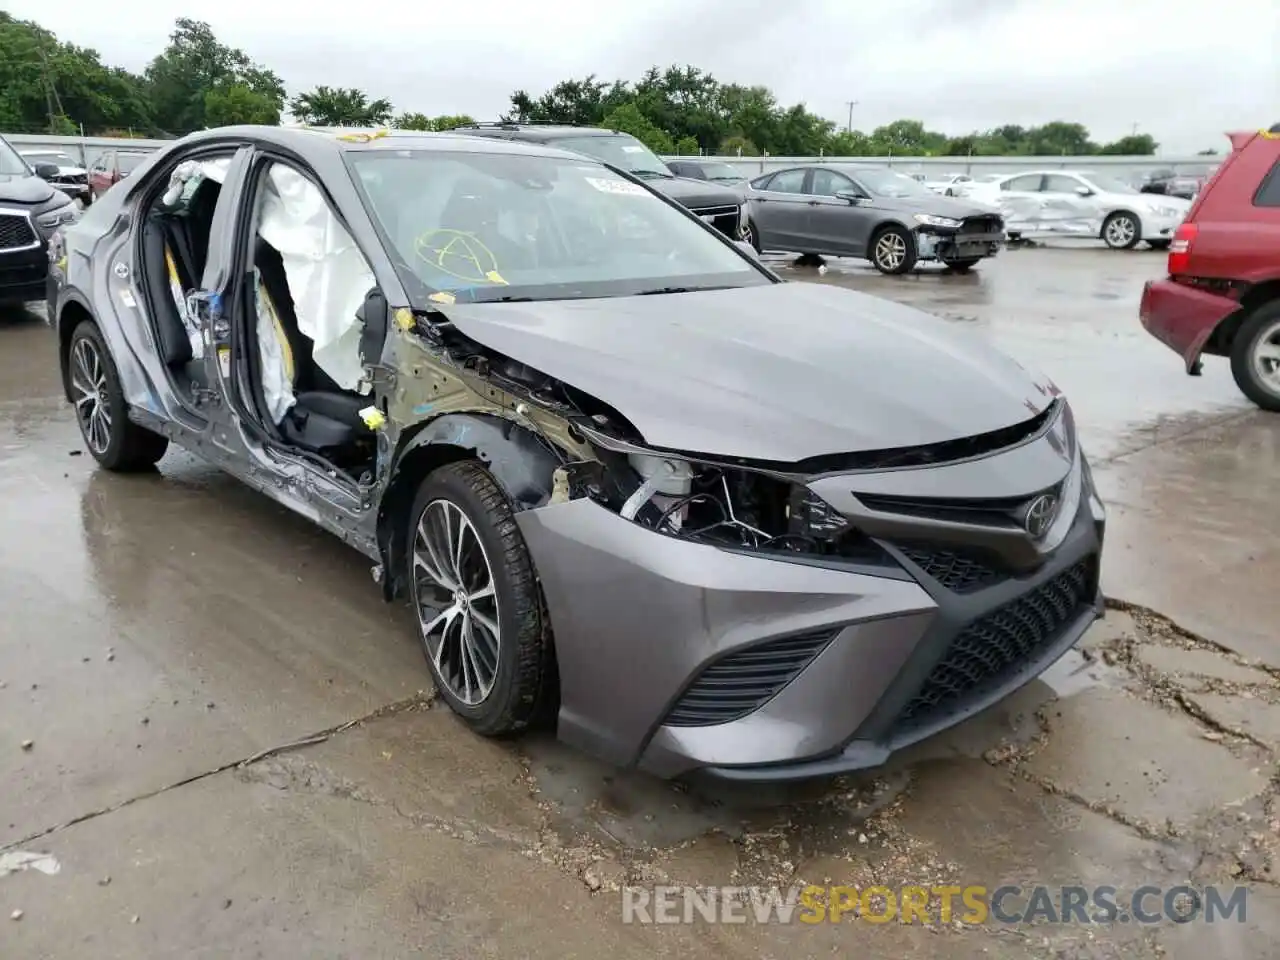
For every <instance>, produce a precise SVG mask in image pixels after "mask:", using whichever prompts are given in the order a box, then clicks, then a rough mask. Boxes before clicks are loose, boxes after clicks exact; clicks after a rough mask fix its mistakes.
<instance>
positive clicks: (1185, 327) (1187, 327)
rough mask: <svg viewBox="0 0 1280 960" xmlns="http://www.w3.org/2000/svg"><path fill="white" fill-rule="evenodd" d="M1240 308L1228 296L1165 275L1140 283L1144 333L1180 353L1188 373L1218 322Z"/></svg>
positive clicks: (1140, 312) (1139, 310)
mask: <svg viewBox="0 0 1280 960" xmlns="http://www.w3.org/2000/svg"><path fill="white" fill-rule="evenodd" d="M1239 309H1240V304H1239V303H1238V302H1236V301H1235V300H1233V299H1231V298H1230V297H1225V296H1223V295H1221V294H1218V293H1210V292H1209V291H1207V290H1200V289H1197V288H1195V287H1192V286H1188V285H1187V284H1185V283H1178V282H1176V281H1175V280H1172V279H1170V278H1168V277H1166V278H1165V279H1163V280H1148V281H1147V282H1146V284H1144V285H1143V288H1142V301H1141V303H1140V304H1139V307H1138V317H1139V319H1141V321H1142V325H1143V327H1145V328H1146V330H1147V332H1148V333H1150V334H1151V335H1152V336H1153V337H1155V338H1156V339H1157V340H1159V341H1160V342H1161V343H1163V344H1164V345H1165V346H1167V347H1168V348H1169V349H1171V350H1173V351H1174V352H1176V353H1177V354H1178V355H1179V356H1181V357H1182V360H1183V363H1184V364H1185V365H1186V369H1187V372H1188V373H1193V372H1195V371H1196V370H1198V369H1199V367H1198V363H1199V360H1200V354H1201V353H1202V352H1203V351H1204V346H1205V344H1206V343H1207V342H1208V340H1209V337H1210V336H1212V334H1213V331H1214V330H1215V329H1217V327H1218V324H1220V323H1222V321H1223V320H1225V319H1226V318H1227V317H1229V316H1231V314H1233V313H1235V312H1236V311H1237V310H1239Z"/></svg>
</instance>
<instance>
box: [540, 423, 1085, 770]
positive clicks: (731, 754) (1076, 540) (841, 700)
mask: <svg viewBox="0 0 1280 960" xmlns="http://www.w3.org/2000/svg"><path fill="white" fill-rule="evenodd" d="M1063 436H1064V434H1062V433H1060V432H1058V431H1056V430H1055V431H1050V432H1049V433H1048V434H1046V435H1044V436H1041V437H1040V438H1039V439H1037V440H1035V441H1033V442H1031V443H1029V444H1026V445H1025V446H1024V447H1021V448H1019V449H1017V450H1013V451H1010V452H1008V453H1007V454H1001V455H998V456H993V457H990V458H987V460H986V461H979V462H977V463H975V462H964V463H959V464H953V465H946V466H943V467H939V468H930V469H928V470H921V471H908V472H913V473H916V474H917V477H916V478H908V480H907V485H909V484H910V483H912V482H917V483H923V484H924V485H925V486H924V487H923V488H922V489H937V488H938V486H939V484H941V485H942V487H943V488H944V489H945V488H948V487H947V484H948V482H949V481H954V482H953V483H952V484H951V486H950V487H949V488H950V489H954V490H964V489H966V487H968V486H970V485H971V484H972V485H975V486H977V488H978V489H984V490H989V491H991V492H990V493H984V494H983V495H984V496H996V497H998V496H1001V495H1002V491H1005V492H1011V491H1013V490H1014V488H1015V487H1019V486H1023V489H1022V494H1023V495H1025V494H1026V490H1028V489H1029V490H1036V491H1038V490H1041V489H1045V488H1047V487H1053V488H1054V489H1059V490H1062V491H1063V494H1062V498H1063V505H1064V507H1063V510H1062V513H1061V516H1060V517H1059V520H1058V521H1057V522H1055V524H1054V526H1053V528H1052V532H1051V533H1050V534H1047V535H1046V541H1045V544H1042V546H1043V547H1044V552H1043V554H1042V555H1036V553H1037V550H1038V549H1039V548H1037V547H1035V546H1034V545H1032V544H1030V543H1029V542H1028V543H1022V544H1016V545H1013V548H1012V549H1011V550H1010V551H1008V552H1009V556H1010V558H1012V559H1016V561H1017V563H1016V566H1018V569H1016V570H1012V569H1011V570H1010V571H1008V572H1007V573H1006V574H1001V575H1000V576H999V577H998V578H997V579H996V580H988V581H983V582H982V583H981V584H980V586H979V587H978V588H977V589H971V588H972V587H973V583H971V582H967V581H966V582H964V583H961V582H960V580H957V576H958V575H959V576H960V578H961V580H963V576H967V574H963V575H960V574H958V573H957V571H961V570H962V568H964V569H969V568H965V567H964V565H965V564H966V563H969V561H967V560H965V559H963V557H962V556H961V554H960V553H958V552H949V551H948V550H947V549H945V548H944V549H941V550H933V552H929V551H922V550H919V549H915V547H914V546H912V545H911V544H909V545H908V546H907V548H906V549H900V546H899V544H900V543H901V541H900V540H899V539H898V538H896V537H895V536H885V537H884V538H883V539H881V537H880V536H879V535H878V534H877V535H876V537H877V540H879V541H880V542H881V543H882V544H884V545H885V547H886V550H887V551H888V552H889V553H890V554H891V555H892V556H893V557H894V558H895V559H896V560H897V566H896V567H891V568H888V569H886V568H879V569H868V568H852V567H849V566H845V565H835V564H825V563H823V562H821V561H809V562H806V561H803V560H802V559H800V558H797V559H796V560H794V561H792V560H778V559H774V558H772V557H768V556H764V555H760V554H749V553H739V552H733V551H727V550H720V549H717V548H715V547H711V546H707V545H703V544H696V543H691V542H688V541H682V540H679V539H676V538H673V537H668V536H663V535H661V534H657V533H654V532H652V531H651V530H648V529H645V528H643V527H641V526H639V525H637V524H634V523H631V522H630V521H627V520H624V519H622V518H621V517H619V516H617V515H616V514H614V513H612V512H611V511H609V510H607V509H606V508H604V507H602V506H600V505H598V504H596V503H595V502H594V501H591V500H588V499H581V500H572V501H569V502H566V503H559V504H554V505H550V506H547V507H542V508H539V509H534V510H527V511H524V512H522V513H519V514H518V515H517V522H518V523H519V525H520V528H521V531H522V533H523V535H524V538H525V541H526V543H527V544H528V546H529V549H530V551H531V553H532V555H533V558H534V561H535V563H536V565H537V569H538V572H539V578H540V580H541V583H542V588H543V592H544V596H545V598H546V602H547V608H548V613H549V616H550V620H551V625H552V628H553V630H554V635H555V643H556V658H557V663H558V665H559V669H560V693H561V706H560V716H559V734H560V737H561V738H562V739H563V740H565V741H566V742H567V743H569V744H571V745H573V746H576V747H578V748H580V749H582V750H584V751H586V752H589V753H592V754H594V755H596V756H598V757H600V758H602V759H604V760H606V761H608V762H610V763H613V764H616V765H619V766H630V765H633V764H634V765H638V766H640V767H642V768H643V769H646V770H648V771H650V772H652V773H655V774H657V775H660V776H665V777H674V776H681V775H684V774H689V773H692V772H694V771H700V772H701V773H703V774H706V775H711V776H717V777H721V778H728V779H744V780H765V779H774V780H777V779H799V778H806V777H811V776H818V775H827V774H833V773H838V772H845V771H849V770H855V769H859V768H864V767H868V766H874V765H877V764H879V763H882V762H883V761H884V760H885V759H886V758H887V757H888V756H889V755H890V754H891V753H893V752H894V751H896V750H898V749H901V748H902V747H904V746H906V745H908V744H910V743H914V742H916V741H917V740H920V739H923V738H925V737H928V736H930V735H932V734H933V733H936V732H938V731H940V730H942V729H945V728H947V727H950V726H952V725H954V724H956V723H959V722H960V721H962V720H964V719H966V718H967V717H969V716H972V715H973V714H974V713H977V712H978V711H980V710H982V709H984V708H985V707H987V706H989V705H990V704H992V703H994V702H996V701H998V700H999V699H1001V698H1002V697H1004V696H1006V695H1007V694H1008V693H1009V692H1011V691H1012V690H1014V689H1016V688H1017V687H1019V686H1021V685H1023V684H1025V683H1026V682H1028V681H1030V680H1031V679H1033V678H1034V677H1035V676H1037V675H1038V674H1039V673H1041V672H1042V671H1043V670H1044V669H1046V668H1047V667H1048V666H1049V665H1050V664H1052V663H1053V662H1054V661H1055V660H1057V659H1058V657H1060V656H1061V655H1062V654H1063V653H1064V652H1065V651H1066V650H1067V649H1068V648H1070V646H1071V645H1072V644H1073V643H1075V641H1076V640H1077V639H1078V638H1079V636H1080V635H1081V634H1082V633H1083V632H1084V631H1085V630H1086V629H1087V628H1088V626H1089V625H1090V624H1091V623H1092V622H1093V621H1094V620H1095V619H1096V618H1097V617H1098V616H1100V615H1101V609H1102V606H1101V594H1100V592H1099V586H1098V584H1099V563H1098V560H1099V555H1100V553H1101V544H1102V539H1103V530H1104V525H1105V516H1104V513H1103V509H1102V506H1101V504H1100V503H1099V502H1098V500H1097V497H1096V495H1095V494H1094V492H1093V490H1092V486H1091V482H1090V481H1089V479H1088V471H1087V468H1086V467H1085V466H1084V461H1083V458H1082V457H1079V456H1078V455H1075V454H1074V453H1072V455H1071V458H1070V461H1068V460H1067V459H1065V458H1064V456H1063V455H1062V454H1061V451H1062V449H1064V448H1063V444H1062V440H1063ZM899 476H901V474H899ZM1011 478H1012V479H1011ZM831 479H832V478H825V479H824V480H823V483H827V482H829V481H830V480H831ZM850 479H851V478H849V477H839V478H834V481H837V482H843V483H845V484H846V485H847V483H848V482H849V481H850ZM892 482H893V483H896V484H897V485H898V486H897V489H902V487H903V486H904V484H903V483H902V481H900V480H896V479H895V480H893V481H892ZM1073 484H1074V486H1072V485H1073ZM1024 485H1025V486H1024ZM815 489H816V488H815ZM1067 491H1070V499H1069V498H1068V492H1067ZM823 495H824V497H825V492H824V493H823ZM827 499H828V502H829V503H832V504H833V505H834V506H837V507H838V508H839V509H842V510H843V509H844V508H843V507H841V506H840V505H839V504H835V503H834V501H833V500H832V499H831V498H827ZM1068 503H1069V506H1068ZM899 520H901V523H900V524H899V526H900V529H904V530H905V529H915V530H916V533H917V537H918V535H919V533H920V529H921V528H922V523H923V526H924V527H927V526H928V523H927V522H922V521H920V520H918V519H910V520H902V519H901V518H899ZM894 522H897V521H894V520H893V519H892V518H890V519H889V520H885V519H884V518H883V517H882V519H881V530H888V529H891V528H892V525H893V523H894ZM885 524H888V526H885ZM939 526H940V525H937V524H935V527H939ZM933 532H934V533H938V532H939V530H938V529H935V530H934V531H933ZM941 532H942V534H943V535H944V536H945V535H947V532H948V531H946V530H943V531H941ZM961 533H963V531H962V532H961ZM950 534H951V535H952V536H953V537H954V536H956V535H957V533H956V529H955V525H954V524H951V525H950ZM999 536H1001V537H1005V541H1009V540H1010V539H1011V538H1010V537H1009V536H1008V531H1004V532H1002V533H1001V534H1000V535H999ZM988 539H990V540H991V542H992V543H994V542H996V538H988ZM977 541H979V542H981V541H983V534H981V533H979V534H978V536H977ZM912 543H913V544H915V543H916V541H915V540H913V541H912ZM1050 543H1051V544H1052V546H1051V547H1050V546H1047V544H1050ZM916 546H918V544H916ZM931 549H932V548H931ZM752 703H754V706H752V705H751V704H752ZM744 705H745V707H744ZM739 708H742V709H739Z"/></svg>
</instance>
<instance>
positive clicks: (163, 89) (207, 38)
mask: <svg viewBox="0 0 1280 960" xmlns="http://www.w3.org/2000/svg"><path fill="white" fill-rule="evenodd" d="M144 77H145V80H146V92H147V98H148V100H149V102H150V104H151V109H152V116H153V118H154V120H155V124H156V125H157V126H158V127H159V128H160V129H161V130H165V131H168V132H170V133H174V134H181V133H188V132H190V131H192V130H203V129H204V128H206V127H208V126H213V125H214V123H213V122H211V119H210V118H209V117H208V116H207V114H206V111H207V109H208V95H209V93H210V92H211V91H214V90H217V89H219V88H221V87H229V86H241V87H245V88H247V89H248V90H250V91H252V92H253V93H255V94H257V95H258V96H259V97H262V98H264V99H266V100H268V101H270V102H271V104H272V105H273V106H274V107H275V111H276V114H277V116H278V115H279V113H280V111H281V110H282V109H283V107H284V82H283V81H282V80H281V79H280V78H279V77H278V76H276V75H275V74H274V73H273V72H272V71H270V70H268V69H267V68H266V67H264V66H262V65H260V64H257V63H254V62H253V61H252V60H250V59H249V57H248V55H247V54H246V53H245V52H244V51H243V50H238V49H235V48H234V47H228V46H225V45H223V44H222V43H219V42H218V38H217V37H215V36H214V35H213V30H212V29H211V28H210V27H209V25H208V24H207V23H204V22H202V21H199V20H192V19H190V18H189V17H179V18H178V19H177V20H176V21H175V22H174V30H173V33H171V34H170V35H169V45H168V46H166V47H165V48H164V50H163V51H162V52H161V53H160V55H159V56H157V57H156V58H155V59H154V60H152V61H151V63H150V65H149V66H148V67H147V70H146V73H145V74H144ZM214 103H215V105H216V107H217V109H219V110H222V109H225V108H226V106H227V101H226V94H224V95H223V96H220V97H215V99H214ZM242 106H248V103H247V102H245V103H244V104H242Z"/></svg>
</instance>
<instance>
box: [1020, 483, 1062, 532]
mask: <svg viewBox="0 0 1280 960" xmlns="http://www.w3.org/2000/svg"><path fill="white" fill-rule="evenodd" d="M1057 514H1058V498H1057V497H1056V496H1054V495H1053V494H1052V493H1042V494H1041V495H1040V496H1038V497H1036V498H1035V499H1034V500H1032V501H1031V503H1030V504H1029V505H1028V506H1027V513H1026V516H1025V517H1024V518H1023V521H1022V523H1023V525H1024V526H1025V527H1026V528H1027V533H1029V534H1031V536H1032V537H1034V538H1035V539H1037V540H1039V539H1040V538H1041V537H1043V536H1044V535H1045V534H1046V533H1048V532H1049V528H1050V527H1051V526H1053V520H1054V517H1056V516H1057Z"/></svg>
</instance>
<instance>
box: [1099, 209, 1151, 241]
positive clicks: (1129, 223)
mask: <svg viewBox="0 0 1280 960" xmlns="http://www.w3.org/2000/svg"><path fill="white" fill-rule="evenodd" d="M1141 239H1142V224H1141V223H1139V222H1138V218H1137V216H1135V215H1134V214H1132V213H1129V212H1128V211H1126V210H1117V211H1116V212H1115V213H1113V214H1111V215H1109V216H1108V217H1107V219H1106V220H1104V221H1103V222H1102V242H1103V243H1105V244H1106V245H1107V246H1108V247H1110V248H1111V249H1112V250H1132V249H1133V248H1134V247H1136V246H1137V245H1138V241H1139V240H1141Z"/></svg>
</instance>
